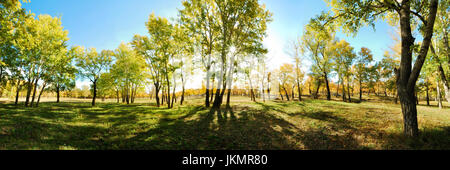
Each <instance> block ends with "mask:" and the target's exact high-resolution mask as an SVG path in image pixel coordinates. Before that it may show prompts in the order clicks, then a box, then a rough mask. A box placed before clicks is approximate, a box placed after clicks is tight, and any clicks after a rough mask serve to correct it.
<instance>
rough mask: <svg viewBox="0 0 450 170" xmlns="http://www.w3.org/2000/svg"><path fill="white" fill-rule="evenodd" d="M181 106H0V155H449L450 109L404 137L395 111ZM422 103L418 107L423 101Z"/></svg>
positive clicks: (350, 106)
mask: <svg viewBox="0 0 450 170" xmlns="http://www.w3.org/2000/svg"><path fill="white" fill-rule="evenodd" d="M201 102H202V99H190V100H188V103H187V105H186V106H175V108H174V109H172V110H168V109H166V108H163V107H161V108H157V107H155V106H154V104H145V103H140V104H132V105H124V104H114V103H101V102H100V103H99V104H98V106H97V107H91V106H90V103H89V102H63V103H59V104H57V103H50V102H46V103H41V104H40V107H39V108H25V107H23V106H14V105H12V104H10V103H1V104H0V149H2V150H4V149H6V150H9V149H12V150H14V149H25V150H29V149H31V150H35V149H36V150H42V149H44V150H47V149H51V150H53V149H57V150H58V149H62V150H97V149H100V150H103V149H127V150H128V149H132V150H135V149H139V150H153V149H157V150H160V149H162V150H178V149H182V150H184V149H193V150H223V149H227V150H228V149H231V150H241V149H250V150H261V149H269V150H272V149H277V150H278V149H281V150H285V149H295V150H300V149H308V150H309V149H314V150H315V149H320V150H322V149H333V150H334V149H338V150H340V149H351V150H353V149H445V150H448V149H450V108H449V107H448V106H446V108H444V109H439V108H437V107H435V106H434V107H433V106H423V105H419V106H418V112H419V113H418V114H419V115H418V119H419V128H420V130H421V136H420V138H419V139H418V140H411V139H408V138H405V137H404V136H403V134H402V125H403V124H402V116H401V109H400V107H399V105H394V104H392V103H390V102H384V101H383V100H370V101H366V102H362V103H344V102H340V101H325V100H309V99H307V100H306V101H303V102H298V101H291V102H286V101H269V102H265V103H263V102H257V103H254V102H250V100H249V99H247V98H233V102H234V103H233V104H232V105H233V107H232V109H225V108H224V109H222V110H221V111H210V110H209V109H206V108H204V107H202V106H201ZM421 104H422V103H421Z"/></svg>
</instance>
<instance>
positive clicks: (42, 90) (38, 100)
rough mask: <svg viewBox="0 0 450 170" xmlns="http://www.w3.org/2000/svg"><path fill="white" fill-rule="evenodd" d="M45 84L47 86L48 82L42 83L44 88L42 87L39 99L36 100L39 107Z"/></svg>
mask: <svg viewBox="0 0 450 170" xmlns="http://www.w3.org/2000/svg"><path fill="white" fill-rule="evenodd" d="M45 86H47V83H46V82H44V84H43V85H42V89H41V91H40V92H39V96H38V100H37V102H36V107H39V102H40V101H41V95H42V93H44V90H45Z"/></svg>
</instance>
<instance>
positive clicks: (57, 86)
mask: <svg viewBox="0 0 450 170" xmlns="http://www.w3.org/2000/svg"><path fill="white" fill-rule="evenodd" d="M56 103H59V85H56Z"/></svg>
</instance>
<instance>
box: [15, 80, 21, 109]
mask: <svg viewBox="0 0 450 170" xmlns="http://www.w3.org/2000/svg"><path fill="white" fill-rule="evenodd" d="M21 87H22V86H21V85H20V79H17V89H16V101H15V102H14V105H18V104H19V93H20V89H21Z"/></svg>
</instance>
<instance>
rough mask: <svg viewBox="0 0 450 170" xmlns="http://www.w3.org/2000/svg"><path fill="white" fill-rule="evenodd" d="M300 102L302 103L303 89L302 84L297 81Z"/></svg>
mask: <svg viewBox="0 0 450 170" xmlns="http://www.w3.org/2000/svg"><path fill="white" fill-rule="evenodd" d="M297 90H298V101H302V89H301V88H300V82H298V81H297Z"/></svg>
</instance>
